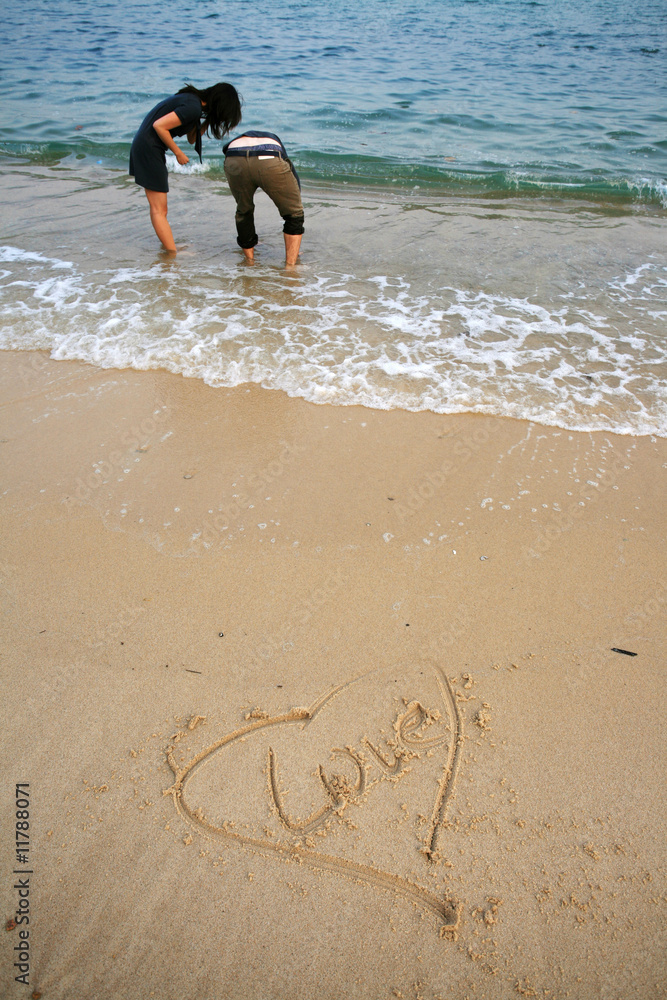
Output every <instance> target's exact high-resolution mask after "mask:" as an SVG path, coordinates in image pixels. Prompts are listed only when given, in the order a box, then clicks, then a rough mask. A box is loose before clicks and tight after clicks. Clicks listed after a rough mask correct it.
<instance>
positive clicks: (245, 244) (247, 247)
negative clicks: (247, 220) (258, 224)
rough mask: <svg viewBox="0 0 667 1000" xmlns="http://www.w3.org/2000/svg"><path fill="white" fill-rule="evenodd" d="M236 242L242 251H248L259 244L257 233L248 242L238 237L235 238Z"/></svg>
mask: <svg viewBox="0 0 667 1000" xmlns="http://www.w3.org/2000/svg"><path fill="white" fill-rule="evenodd" d="M236 242H237V243H238V245H239V246H240V247H241V249H242V250H250V249H251V248H252V247H256V246H257V244H258V243H259V236H258V235H257V233H255V235H254V236H253V237H252V239H250V240H248V239H247V238H246V239H241V237H240V236H237V237H236Z"/></svg>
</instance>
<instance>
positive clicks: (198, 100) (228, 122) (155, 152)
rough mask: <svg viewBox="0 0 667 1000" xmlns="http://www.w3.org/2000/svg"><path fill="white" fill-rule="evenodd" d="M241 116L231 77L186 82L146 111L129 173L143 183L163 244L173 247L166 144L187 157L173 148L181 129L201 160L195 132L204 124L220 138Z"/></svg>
mask: <svg viewBox="0 0 667 1000" xmlns="http://www.w3.org/2000/svg"><path fill="white" fill-rule="evenodd" d="M240 121H241V102H240V100H239V95H238V94H237V92H236V89H235V88H234V87H233V86H232V85H231V83H216V84H214V86H212V87H207V88H206V89H204V90H198V89H197V88H196V87H193V86H192V85H191V84H188V85H187V86H186V87H183V88H182V89H181V90H179V92H178V93H177V94H174V96H173V97H167V99H166V100H164V101H160V103H159V104H156V106H155V107H154V108H153V110H152V111H149V112H148V114H147V115H146V117H145V118H144V120H143V122H142V123H141V125H140V127H139V131H138V132H137V134H136V135H135V137H134V140H133V142H132V149H131V150H130V174H132V175H133V176H134V179H135V181H136V182H137V184H140V185H141V186H142V187H143V188H145V189H146V197H147V198H148V204H149V205H150V210H151V222H152V223H153V228H154V229H155V232H156V233H157V236H158V239H159V240H160V242H161V243H162V246H163V247H164V248H165V250H169V251H170V252H171V253H176V244H175V243H174V237H173V235H172V232H171V227H170V225H169V223H168V222H167V191H168V190H169V183H168V181H167V164H166V160H165V152H166V150H167V149H170V150H171V152H172V153H173V154H174V156H175V157H176V159H177V160H178V162H179V163H182V164H185V163H188V162H189V157H188V156H186V154H185V153H184V152H182V150H180V149H179V148H178V146H177V145H176V143H175V142H174V138H173V137H174V136H181V135H187V137H188V141H189V142H190V144H191V145H194V147H195V149H196V151H197V152H198V153H199V159H200V160H201V137H202V135H203V134H204V132H206V131H207V130H209V129H210V131H211V134H212V135H213V137H214V138H215V139H222V138H223V136H224V135H226V134H227V132H229V131H230V130H231V129H233V128H235V127H236V126H237V125H238V123H239V122H240Z"/></svg>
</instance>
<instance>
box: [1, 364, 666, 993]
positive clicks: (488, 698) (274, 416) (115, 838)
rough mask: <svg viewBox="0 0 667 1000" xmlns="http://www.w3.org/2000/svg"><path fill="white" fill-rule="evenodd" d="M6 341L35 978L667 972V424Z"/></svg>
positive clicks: (7, 499)
mask: <svg viewBox="0 0 667 1000" xmlns="http://www.w3.org/2000/svg"><path fill="white" fill-rule="evenodd" d="M2 360H3V366H2V367H3V372H2V403H3V406H2V413H3V427H2V445H1V446H2V449H3V452H2V454H3V457H4V469H5V473H6V476H5V487H4V495H3V501H4V503H3V508H4V512H3V522H4V523H3V537H4V540H5V541H4V545H3V555H2V565H1V567H0V568H1V579H0V582H1V583H2V587H3V604H4V607H5V612H6V614H5V624H4V626H3V629H4V632H5V635H4V642H3V649H4V655H3V658H2V671H3V690H4V692H5V697H4V703H5V724H4V726H3V731H2V742H3V750H4V753H3V760H4V762H5V763H4V779H5V780H4V782H3V803H2V816H3V829H4V831H5V832H4V833H3V837H2V856H3V869H4V871H5V872H6V873H7V874H6V877H5V879H4V886H3V900H4V909H5V914H6V919H9V918H11V917H12V916H13V915H15V911H16V908H17V905H18V899H19V896H18V889H17V888H14V887H13V886H14V883H13V882H12V881H11V879H12V877H13V876H12V875H10V874H9V873H10V872H12V871H13V870H14V868H15V867H16V868H18V869H19V870H21V869H22V868H23V869H25V870H26V871H27V870H28V869H27V868H26V867H25V865H24V864H23V863H17V862H16V856H15V851H14V846H15V845H14V825H15V823H14V811H15V791H14V790H15V785H16V783H22V786H23V783H29V799H30V809H29V811H30V820H29V822H30V838H31V840H30V854H29V859H30V869H29V870H30V872H31V874H30V896H29V905H30V925H29V929H30V937H29V939H28V940H29V952H30V959H29V964H30V972H29V988H28V987H26V986H25V985H21V984H16V983H15V982H14V975H15V974H17V973H16V970H15V969H13V968H12V961H13V960H10V958H9V956H10V955H11V952H12V949H13V947H14V946H15V945H18V944H19V940H20V939H19V938H18V934H19V933H20V930H21V929H22V928H23V929H25V928H24V927H23V925H20V926H17V927H13V928H11V929H10V931H9V932H8V933H6V934H5V936H4V952H3V972H2V975H3V982H2V993H3V996H8V997H14V996H16V997H24V996H29V995H30V992H31V991H33V990H34V991H37V992H39V993H41V995H42V996H43V997H44V998H45V1000H46V998H54V1000H59V998H67V997H73V996H90V997H92V996H94V997H96V998H100V1000H102V998H106V997H109V998H112V997H113V998H128V1000H130V998H139V997H141V998H144V997H149V996H155V997H158V998H160V1000H167V998H169V1000H171V998H173V1000H182V998H185V997H188V998H189V997H192V998H195V997H197V998H199V997H214V996H215V997H218V996H219V997H225V998H234V1000H236V998H246V997H248V998H250V997H252V998H259V997H261V998H263V1000H264V998H267V1000H268V998H276V1000H291V998H297V997H299V998H301V997H304V996H311V997H318V998H332V1000H333V998H340V997H351V998H360V1000H366V998H368V1000H379V998H384V997H387V998H393V997H405V998H414V1000H416V998H425V1000H435V998H439V997H443V998H444V997H452V998H454V997H455V998H463V997H466V996H469V997H475V998H477V997H488V998H506V997H511V996H515V995H518V996H538V997H543V996H544V997H546V996H559V997H561V996H562V997H566V996H568V997H573V998H581V1000H589V998H591V997H614V998H618V1000H625V998H631V997H645V996H651V997H659V996H661V995H664V973H665V964H664V954H665V935H664V913H663V912H662V909H661V907H662V906H663V903H664V895H665V882H664V848H663V837H662V831H663V830H664V820H665V812H664V799H663V791H662V789H663V781H662V779H661V778H660V775H661V774H662V773H664V764H665V761H664V749H663V746H662V743H661V740H660V727H661V724H664V721H663V720H664V708H665V694H664V684H662V683H661V673H660V668H661V666H662V665H664V661H665V643H664V621H665V606H666V601H667V578H666V576H665V572H664V557H663V555H662V551H661V544H662V541H663V538H664V514H663V510H664V502H663V501H664V495H665V485H664V468H665V464H666V463H667V448H666V446H665V441H664V440H663V439H651V438H648V437H643V438H633V437H625V436H624V437H621V436H615V435H611V434H605V433H596V434H583V433H574V432H569V431H565V430H559V429H558V428H547V427H541V426H539V425H537V424H530V423H528V422H522V421H513V420H497V419H492V418H487V417H482V416H474V415H463V416H438V415H435V414H430V413H417V414H415V413H407V412H403V411H391V412H381V411H374V410H368V409H364V408H361V407H330V406H316V405H314V404H311V403H307V402H304V401H302V400H298V399H290V398H288V397H287V396H286V395H284V394H282V393H281V392H276V391H268V390H264V389H261V388H258V387H257V386H254V385H253V386H239V387H237V388H235V389H220V388H217V389H213V388H210V387H208V386H206V385H204V384H203V383H201V382H198V381H195V380H187V379H183V378H182V377H180V376H176V375H172V374H169V373H165V372H160V371H153V372H137V371H131V370H127V371H122V372H121V371H115V370H107V371H104V370H100V369H96V368H93V367H92V366H89V365H84V364H80V363H77V362H55V361H52V360H50V359H49V358H48V357H47V356H46V355H44V354H40V353H34V354H30V353H19V352H16V353H12V352H3V356H2ZM615 649H616V650H626V651H627V652H626V653H623V652H617V651H614V650H615ZM628 653H635V654H636V655H635V656H630V655H628ZM16 877H17V878H19V877H20V876H16ZM26 877H27V876H26ZM661 991H662V992H661Z"/></svg>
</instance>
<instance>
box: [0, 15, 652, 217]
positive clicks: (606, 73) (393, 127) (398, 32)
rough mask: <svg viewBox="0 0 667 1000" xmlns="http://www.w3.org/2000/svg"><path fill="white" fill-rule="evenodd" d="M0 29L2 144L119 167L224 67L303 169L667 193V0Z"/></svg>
mask: <svg viewBox="0 0 667 1000" xmlns="http://www.w3.org/2000/svg"><path fill="white" fill-rule="evenodd" d="M0 40H1V41H2V47H3V51H4V52H5V54H7V53H13V54H14V56H13V58H10V59H9V64H8V65H7V61H6V59H5V67H4V70H3V74H2V98H3V100H2V104H3V108H4V111H3V115H2V118H3V121H2V128H0V150H2V151H5V152H12V153H15V152H20V153H24V154H27V155H29V156H30V157H42V158H43V157H48V156H52V155H54V154H58V155H63V154H71V155H73V156H76V155H81V154H86V155H88V156H94V157H96V158H97V159H100V158H102V159H103V160H104V162H105V163H113V164H121V163H123V164H124V163H125V162H126V160H127V156H128V150H129V144H130V142H131V140H132V136H133V134H134V131H135V129H136V125H137V123H138V121H139V120H140V119H141V117H142V115H143V112H144V110H146V109H148V108H149V107H150V106H151V105H152V104H153V103H154V102H156V101H157V99H158V98H160V97H162V96H164V95H168V94H170V93H172V92H173V91H174V90H175V89H177V87H178V86H179V85H181V84H182V82H183V81H185V80H189V81H193V82H196V83H198V84H207V83H209V82H214V81H217V80H219V79H225V80H227V79H228V80H231V81H232V82H233V83H234V84H235V85H236V86H237V87H238V89H239V90H240V91H241V93H242V94H243V96H244V98H245V115H244V120H245V121H247V122H248V121H252V122H258V123H262V124H266V123H269V124H273V125H275V126H276V128H278V129H279V130H280V131H281V132H284V134H285V136H287V137H288V138H289V142H290V148H291V149H292V150H293V152H294V153H295V157H296V159H297V160H298V162H299V164H300V166H301V169H302V171H303V172H304V174H305V176H306V177H313V178H315V177H316V178H326V179H328V180H331V181H334V182H335V181H340V180H342V179H346V178H347V179H355V180H365V181H367V182H372V183H374V184H380V185H384V184H388V183H392V184H395V183H399V184H420V185H422V186H428V187H430V188H434V189H438V190H442V189H444V190H448V191H452V192H455V193H459V192H477V191H482V192H488V191H500V192H506V191H508V190H509V191H514V192H517V193H533V192H535V191H539V190H542V191H544V190H552V191H557V192H558V193H559V194H560V195H564V196H567V195H573V194H581V193H584V194H586V195H590V196H592V197H596V196H597V197H599V196H601V195H606V196H608V197H614V198H617V197H620V198H631V199H634V200H639V201H646V202H649V203H651V202H652V203H657V204H660V203H663V204H665V203H666V202H667V183H666V178H667V72H666V71H667V5H666V4H665V3H664V0H637V2H636V3H634V4H627V3H625V2H621V0H587V2H586V3H581V2H580V0H541V2H538V0H415V2H411V3H408V4H406V3H405V2H403V0H354V2H349V0H348V2H336V3H334V2H331V0H309V2H302V3H299V2H292V3H289V2H288V3H285V2H279V0H260V2H258V3H248V2H246V0H227V2H224V0H191V2H187V0H166V2H160V3H157V2H150V0H148V2H132V0H129V2H123V3H120V2H119V0H114V2H111V3H109V2H106V3H105V2H103V0H102V2H95V0H89V2H87V0H25V2H22V3H20V4H14V5H11V6H9V7H8V9H6V10H5V11H4V13H3V23H2V26H1V27H0ZM206 153H207V161H208V162H209V164H211V165H214V166H215V167H219V164H220V160H221V156H220V148H219V146H218V147H217V148H216V147H215V146H214V145H213V144H212V143H209V144H208V147H207V150H206Z"/></svg>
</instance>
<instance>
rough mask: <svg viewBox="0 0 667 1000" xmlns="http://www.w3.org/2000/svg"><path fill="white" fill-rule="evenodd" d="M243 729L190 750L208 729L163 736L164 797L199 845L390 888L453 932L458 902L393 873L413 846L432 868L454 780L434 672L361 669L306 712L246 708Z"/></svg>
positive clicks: (411, 856)
mask: <svg viewBox="0 0 667 1000" xmlns="http://www.w3.org/2000/svg"><path fill="white" fill-rule="evenodd" d="M245 721H246V725H242V726H240V727H239V728H237V729H235V730H233V731H232V732H229V733H227V734H226V735H223V736H221V737H220V738H219V739H217V740H216V741H215V742H214V743H211V744H210V745H208V746H204V747H202V749H201V750H200V751H199V752H194V751H193V749H192V748H189V749H188V750H187V751H186V750H185V749H184V746H185V744H184V742H183V741H184V740H186V741H187V742H188V743H190V742H191V741H194V739H195V738H196V737H198V738H199V739H201V738H202V734H204V733H205V732H206V730H207V729H208V726H206V727H198V729H197V732H196V734H195V733H193V732H190V731H188V730H187V729H186V730H181V731H179V732H177V733H175V734H174V736H173V737H172V743H171V745H170V746H169V747H168V748H167V751H166V754H167V761H168V763H169V767H170V768H171V770H172V772H173V774H174V778H175V780H174V783H173V785H172V786H171V787H170V788H169V789H167V790H166V791H165V794H168V795H171V796H172V798H173V802H174V805H175V807H176V809H177V810H178V813H179V814H180V816H181V817H182V818H183V820H185V822H186V823H188V824H189V825H190V826H191V827H193V828H194V829H195V830H196V831H197V833H199V834H201V835H203V836H205V837H207V838H210V839H214V840H219V841H223V842H226V843H229V844H236V845H237V846H245V847H249V848H251V849H253V850H257V851H260V852H261V853H270V852H275V853H278V854H279V855H281V856H282V857H284V858H287V859H292V860H297V861H299V862H301V863H306V864H309V865H311V866H312V867H313V868H316V869H319V870H325V871H329V872H332V873H334V874H336V875H340V876H344V877H346V878H352V879H355V880H357V881H363V882H365V883H366V884H368V885H370V886H372V887H374V888H378V889H383V890H388V891H390V892H392V893H394V894H396V895H399V896H402V897H404V898H407V899H409V900H410V901H412V902H414V903H416V904H418V905H419V906H421V907H425V908H427V909H429V910H431V911H433V912H434V913H435V914H436V915H437V917H438V919H439V921H440V926H441V930H442V933H443V934H448V933H449V934H451V933H453V932H454V931H455V929H456V927H457V924H458V916H459V911H458V907H457V905H456V904H455V903H453V902H452V901H450V900H443V899H439V898H438V897H437V896H435V895H434V894H433V893H432V892H430V891H428V890H427V889H425V888H423V887H421V886H419V885H417V884H416V883H415V882H413V881H411V880H410V879H409V878H408V877H407V876H406V875H405V874H404V873H403V871H401V869H403V870H405V869H406V868H407V869H408V870H410V869H412V868H413V867H414V862H415V852H416V851H417V850H418V851H419V852H421V858H422V859H425V860H426V861H427V862H428V861H434V860H437V858H438V853H439V852H438V838H439V836H440V833H441V830H442V825H443V820H444V817H445V811H446V807H447V801H448V798H449V796H450V794H451V791H452V788H453V784H454V779H455V775H456V769H457V765H458V758H459V752H460V747H461V718H460V715H459V711H458V708H457V704H456V699H455V698H454V696H453V692H452V689H451V686H450V683H449V680H448V679H447V677H446V675H445V674H444V672H443V671H442V670H441V669H440V668H439V667H438V666H437V665H435V664H427V665H425V664H423V663H422V664H420V665H418V666H416V667H413V668H408V669H401V671H400V673H399V672H398V671H396V670H389V669H386V670H376V671H371V672H370V673H367V674H364V675H363V676H362V677H359V678H357V679H356V680H353V681H350V682H348V683H347V684H343V685H341V686H339V687H336V688H334V689H333V690H331V691H329V692H327V693H326V694H324V695H322V696H321V697H320V698H318V699H317V701H315V702H314V703H313V705H311V706H310V708H293V709H291V710H290V711H288V712H285V713H282V714H275V715H269V714H268V713H266V712H261V711H259V710H258V709H255V710H254V711H253V712H249V713H248V714H247V715H246V719H245ZM193 753H194V755H193V756H190V757H189V759H188V755H190V754H193ZM324 848H326V850H325V849H324Z"/></svg>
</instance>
